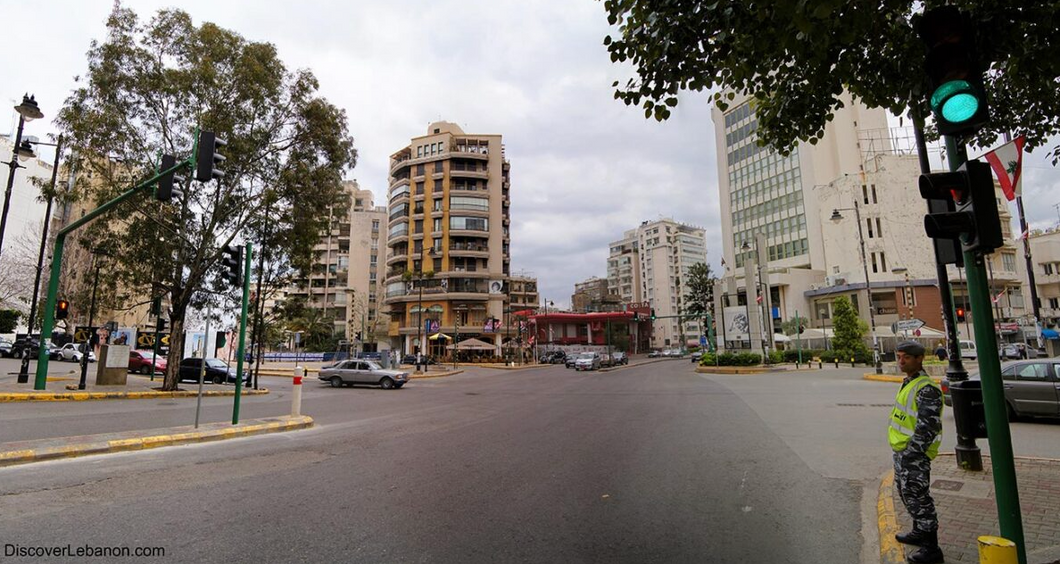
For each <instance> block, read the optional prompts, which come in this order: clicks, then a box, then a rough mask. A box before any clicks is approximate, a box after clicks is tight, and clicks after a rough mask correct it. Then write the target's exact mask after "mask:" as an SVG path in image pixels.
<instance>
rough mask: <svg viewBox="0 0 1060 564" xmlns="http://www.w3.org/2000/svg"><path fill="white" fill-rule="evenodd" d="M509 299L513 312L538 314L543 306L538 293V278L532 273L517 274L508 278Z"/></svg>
mask: <svg viewBox="0 0 1060 564" xmlns="http://www.w3.org/2000/svg"><path fill="white" fill-rule="evenodd" d="M508 299H509V303H510V309H511V311H527V310H531V311H534V312H536V311H537V309H538V308H539V307H540V306H541V297H540V295H539V294H538V293H537V278H536V277H535V276H534V275H533V274H530V273H526V272H523V273H517V274H513V275H511V276H510V277H509V278H508Z"/></svg>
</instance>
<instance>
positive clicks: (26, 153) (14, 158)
mask: <svg viewBox="0 0 1060 564" xmlns="http://www.w3.org/2000/svg"><path fill="white" fill-rule="evenodd" d="M15 111H16V112H18V129H17V130H16V131H15V144H14V146H13V149H12V151H11V161H10V162H8V163H7V166H8V167H10V168H11V170H10V171H9V172H8V173H7V191H5V192H4V210H3V212H0V254H3V249H4V232H5V231H6V230H7V212H8V210H10V209H11V189H12V188H13V187H14V185H15V171H16V170H17V169H20V168H25V167H23V166H22V165H20V164H18V161H27V160H29V159H32V158H33V157H34V154H33V147H32V146H30V144H29V143H28V142H27V143H23V142H22V128H23V126H25V125H26V122H27V121H33V120H35V119H40V118H42V117H44V114H42V113H41V111H40V107H38V106H37V100H36V99H35V98H34V97H33V96H30V95H29V94H26V95H23V96H22V103H21V104H19V105H17V106H15Z"/></svg>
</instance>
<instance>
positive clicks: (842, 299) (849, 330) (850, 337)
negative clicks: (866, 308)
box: [832, 296, 869, 358]
mask: <svg viewBox="0 0 1060 564" xmlns="http://www.w3.org/2000/svg"><path fill="white" fill-rule="evenodd" d="M832 313H833V319H834V323H835V325H834V330H835V337H833V339H832V348H833V349H835V351H836V354H838V355H839V356H840V357H842V358H850V357H864V356H866V355H868V354H869V348H868V346H867V345H866V344H865V339H864V337H865V333H867V332H868V325H867V324H866V323H865V322H864V321H862V320H861V319H860V318H859V317H858V313H857V311H855V310H854V305H853V304H852V303H850V298H848V297H846V296H839V297H838V298H836V299H835V301H834V302H832Z"/></svg>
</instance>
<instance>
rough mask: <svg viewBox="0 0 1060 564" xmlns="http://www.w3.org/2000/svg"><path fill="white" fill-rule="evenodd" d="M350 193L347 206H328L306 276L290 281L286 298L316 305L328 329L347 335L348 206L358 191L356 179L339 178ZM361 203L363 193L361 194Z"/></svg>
mask: <svg viewBox="0 0 1060 564" xmlns="http://www.w3.org/2000/svg"><path fill="white" fill-rule="evenodd" d="M342 187H343V189H344V190H345V191H346V193H347V194H348V195H349V197H350V204H351V205H349V206H331V207H329V208H328V209H327V210H326V212H324V213H326V214H327V217H328V227H327V228H325V230H324V232H323V233H322V234H321V238H320V242H318V243H317V244H316V245H314V246H313V256H314V261H313V265H312V266H311V267H310V271H309V274H308V276H307V277H303V278H298V279H295V280H293V281H292V283H291V285H290V287H289V288H287V299H289V300H291V299H296V300H304V301H305V304H306V306H307V307H309V308H313V309H318V310H320V311H321V313H322V314H323V316H324V317H325V318H326V319H330V320H331V324H332V331H333V333H334V334H335V335H338V336H340V337H341V338H342V339H347V340H348V339H350V337H351V335H352V334H351V333H350V327H349V323H348V322H349V321H350V320H349V313H350V286H349V283H350V233H351V231H350V229H351V225H350V221H351V219H352V209H353V207H354V204H355V202H356V201H357V196H356V195H357V193H358V192H361V191H360V188H359V186H358V185H357V182H356V181H352V182H343V184H342ZM362 205H363V197H362Z"/></svg>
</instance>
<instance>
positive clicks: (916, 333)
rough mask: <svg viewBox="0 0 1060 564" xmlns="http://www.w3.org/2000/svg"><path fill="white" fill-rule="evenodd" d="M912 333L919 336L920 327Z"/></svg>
mask: <svg viewBox="0 0 1060 564" xmlns="http://www.w3.org/2000/svg"><path fill="white" fill-rule="evenodd" d="M913 335H914V336H916V337H919V336H920V329H917V330H916V331H913Z"/></svg>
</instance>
